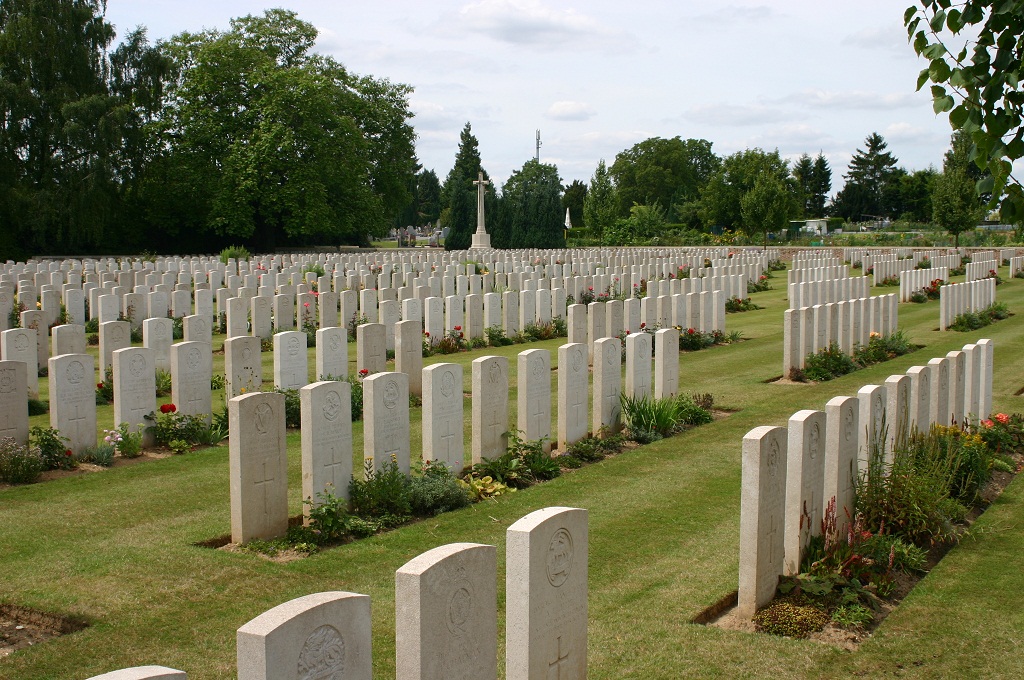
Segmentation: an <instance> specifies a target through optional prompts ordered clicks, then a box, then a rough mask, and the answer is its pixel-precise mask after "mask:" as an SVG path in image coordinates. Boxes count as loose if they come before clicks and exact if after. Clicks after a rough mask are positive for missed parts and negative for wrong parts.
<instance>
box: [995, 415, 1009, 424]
mask: <svg viewBox="0 0 1024 680" xmlns="http://www.w3.org/2000/svg"><path fill="white" fill-rule="evenodd" d="M996 420H998V421H999V422H1000V423H1002V424H1003V425H1005V424H1006V423H1008V422H1010V416H1008V415H1006V414H1005V413H997V414H996Z"/></svg>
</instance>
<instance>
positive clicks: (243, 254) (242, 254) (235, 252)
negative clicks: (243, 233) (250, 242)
mask: <svg viewBox="0 0 1024 680" xmlns="http://www.w3.org/2000/svg"><path fill="white" fill-rule="evenodd" d="M250 257H252V255H251V254H250V253H249V251H248V250H247V249H246V248H245V246H235V245H231V246H228V247H227V248H225V249H224V250H222V251H220V261H221V263H222V264H227V263H228V260H230V259H235V260H248V259H249V258H250Z"/></svg>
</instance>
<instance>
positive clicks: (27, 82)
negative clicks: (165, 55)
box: [0, 0, 168, 260]
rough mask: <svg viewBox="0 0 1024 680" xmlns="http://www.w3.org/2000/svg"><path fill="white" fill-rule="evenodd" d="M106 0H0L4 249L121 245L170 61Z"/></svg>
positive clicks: (12, 252)
mask: <svg viewBox="0 0 1024 680" xmlns="http://www.w3.org/2000/svg"><path fill="white" fill-rule="evenodd" d="M105 5H106V3H105V2H103V1H102V0H4V1H3V2H0V121H2V122H0V223H3V224H4V229H2V230H0V260H2V259H4V257H3V255H2V253H7V256H24V255H25V254H27V252H31V251H32V250H34V249H39V250H43V249H45V250H48V251H50V252H53V251H57V252H68V251H71V252H95V251H96V250H100V249H104V248H109V249H120V248H121V247H122V244H121V240H122V237H123V235H124V231H123V230H122V227H123V226H125V225H126V224H129V225H130V226H131V227H134V225H131V221H130V220H127V219H126V218H125V203H126V196H127V195H128V194H129V193H131V192H132V191H133V190H134V188H135V186H136V183H137V179H138V177H139V175H140V174H141V172H142V171H143V169H144V168H145V166H146V165H147V163H148V162H149V160H150V158H151V156H152V154H153V151H154V148H155V146H154V145H152V144H148V143H147V139H146V134H145V125H146V123H147V121H148V120H149V119H150V118H151V117H152V116H153V115H154V114H155V113H156V112H157V111H159V110H160V107H161V104H162V96H163V81H164V79H165V78H166V76H167V66H168V65H167V64H166V62H165V61H164V60H162V59H161V58H160V57H159V54H158V53H157V52H156V50H155V49H154V48H153V47H152V46H150V45H149V43H148V42H147V40H146V35H145V30H136V31H135V32H133V33H131V34H129V36H128V37H127V39H126V40H125V41H124V42H123V44H121V45H120V46H118V47H117V49H115V50H114V51H113V52H110V51H109V48H110V45H111V44H112V43H113V40H114V37H115V32H114V27H113V26H112V25H110V24H109V23H107V22H106V20H105V19H104V9H105Z"/></svg>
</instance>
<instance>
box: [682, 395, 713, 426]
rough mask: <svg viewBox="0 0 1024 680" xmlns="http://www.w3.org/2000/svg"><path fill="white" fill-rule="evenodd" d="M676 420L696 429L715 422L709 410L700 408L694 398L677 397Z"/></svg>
mask: <svg viewBox="0 0 1024 680" xmlns="http://www.w3.org/2000/svg"><path fill="white" fill-rule="evenodd" d="M675 399H676V419H677V422H678V423H679V424H681V425H689V426H691V427H696V426H697V425H706V424H707V423H710V422H711V421H713V420H714V416H712V415H711V411H710V410H709V409H706V408H704V407H703V406H699V405H698V404H697V402H696V401H695V400H694V399H693V397H689V396H686V395H683V394H679V395H676V398H675Z"/></svg>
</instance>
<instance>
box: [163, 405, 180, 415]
mask: <svg viewBox="0 0 1024 680" xmlns="http://www.w3.org/2000/svg"><path fill="white" fill-rule="evenodd" d="M177 410H178V407H177V406H175V405H174V404H162V405H161V406H160V413H174V412H175V411H177Z"/></svg>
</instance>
